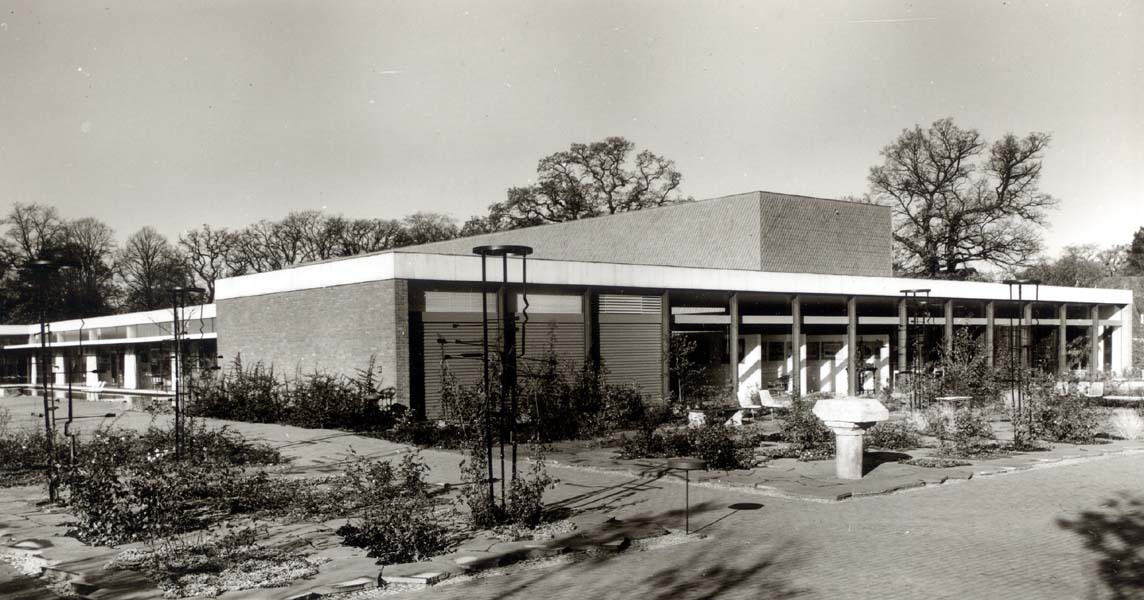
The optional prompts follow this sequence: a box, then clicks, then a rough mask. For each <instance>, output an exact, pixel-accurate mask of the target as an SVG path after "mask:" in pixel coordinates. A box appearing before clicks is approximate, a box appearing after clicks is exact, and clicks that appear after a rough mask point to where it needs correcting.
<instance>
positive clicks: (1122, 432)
mask: <svg viewBox="0 0 1144 600" xmlns="http://www.w3.org/2000/svg"><path fill="white" fill-rule="evenodd" d="M1108 428H1109V431H1110V432H1111V433H1112V434H1113V435H1115V436H1116V437H1118V438H1120V439H1124V440H1138V439H1140V438H1141V437H1144V417H1141V416H1140V413H1139V412H1137V411H1135V410H1130V409H1118V410H1114V411H1113V412H1112V414H1110V415H1109V416H1108Z"/></svg>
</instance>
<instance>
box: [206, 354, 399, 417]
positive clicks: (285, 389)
mask: <svg viewBox="0 0 1144 600" xmlns="http://www.w3.org/2000/svg"><path fill="white" fill-rule="evenodd" d="M379 381H380V373H379V371H378V369H377V368H376V366H375V364H374V361H373V358H372V357H371V358H370V362H369V364H368V366H367V367H366V368H365V369H360V370H359V371H358V373H357V375H356V376H355V377H353V378H350V377H346V376H344V375H340V374H339V375H331V374H328V373H323V372H314V373H311V374H309V375H307V376H305V377H299V378H298V379H297V380H295V381H294V382H292V383H291V382H288V381H286V380H284V379H281V378H279V377H277V376H276V375H275V374H274V371H273V369H270V368H266V367H264V366H263V365H262V364H261V363H256V364H255V365H254V366H252V367H245V366H243V364H242V361H241V360H239V359H235V361H234V365H233V367H232V368H231V370H230V372H228V373H224V374H222V375H220V376H214V375H207V376H204V377H200V378H198V379H196V380H194V381H193V382H192V385H191V398H192V401H191V402H189V403H188V413H189V414H191V415H195V416H203V417H213V418H217V419H230V420H235V421H247V422H252V423H284V424H287V425H294V426H297V427H307V428H333V429H349V430H352V431H381V430H385V429H388V428H389V427H390V426H391V425H392V424H393V420H392V417H393V415H392V413H391V412H389V411H385V410H382V408H381V404H382V403H388V402H391V401H392V400H393V397H394V390H393V388H382V387H380V385H379V383H378V382H379Z"/></svg>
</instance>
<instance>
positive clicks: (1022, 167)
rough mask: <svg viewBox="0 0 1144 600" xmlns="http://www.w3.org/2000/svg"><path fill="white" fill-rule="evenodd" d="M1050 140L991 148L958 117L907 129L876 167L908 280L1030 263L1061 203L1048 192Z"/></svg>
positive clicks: (874, 191) (1011, 139) (873, 186)
mask: <svg viewBox="0 0 1144 600" xmlns="http://www.w3.org/2000/svg"><path fill="white" fill-rule="evenodd" d="M1048 144H1049V135H1048V134H1045V133H1038V132H1033V133H1030V134H1028V135H1026V136H1025V137H1023V138H1018V137H1017V136H1015V135H1013V134H1006V135H1004V136H1003V137H1002V138H1001V139H1000V140H998V141H996V142H994V143H992V144H989V143H987V142H986V140H984V139H983V138H982V136H981V134H980V133H978V132H977V131H976V130H974V129H962V128H961V127H958V126H957V125H956V124H954V122H953V120H952V119H941V120H939V121H936V122H934V123H933V125H931V126H930V127H929V128H928V129H922V128H921V127H920V126H914V128H913V129H906V130H903V131H902V133H901V134H900V135H899V136H898V138H897V139H896V140H894V141H893V142H892V143H891V144H889V145H888V146H886V147H885V148H883V149H882V152H881V155H882V158H883V163H882V164H881V165H876V166H874V167H872V168H871V169H870V175H869V182H870V196H871V198H872V199H873V200H874V201H876V202H879V203H881V204H886V205H888V206H890V207H891V208H892V209H893V214H894V242H895V262H896V266H897V268H898V270H900V271H901V272H903V273H905V274H910V275H916V276H922V277H931V278H959V279H960V278H966V277H969V276H971V275H973V274H974V273H975V272H976V270H977V267H978V265H982V264H991V265H994V266H998V267H1002V268H1009V269H1012V268H1017V267H1022V266H1025V265H1028V264H1029V263H1030V262H1031V261H1032V259H1033V258H1034V257H1035V256H1036V255H1037V253H1038V252H1039V251H1040V250H1041V237H1040V229H1041V227H1042V226H1043V225H1044V224H1045V220H1046V216H1047V211H1048V210H1049V209H1051V208H1053V207H1055V206H1056V204H1057V200H1056V199H1054V198H1053V197H1052V196H1050V195H1048V194H1045V193H1042V192H1041V191H1040V189H1039V185H1040V181H1041V160H1042V154H1043V152H1044V150H1045V148H1046V147H1048Z"/></svg>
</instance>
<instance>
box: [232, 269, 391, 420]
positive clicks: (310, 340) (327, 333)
mask: <svg viewBox="0 0 1144 600" xmlns="http://www.w3.org/2000/svg"><path fill="white" fill-rule="evenodd" d="M408 302H409V294H408V284H407V282H406V281H404V280H387V281H375V282H369V283H359V284H353V285H342V286H335V287H328V288H317V289H309V290H300V291H295V292H283V293H277V294H265V295H261V296H248V297H243V298H232V299H225V300H219V301H218V303H217V305H218V332H219V335H218V348H219V354H221V355H222V356H223V359H222V360H223V362H224V363H230V361H232V360H234V357H235V356H239V355H241V356H242V360H243V362H244V363H245V364H248V365H249V364H253V363H255V362H258V361H261V362H262V363H263V364H265V365H271V366H273V367H274V370H275V371H276V372H278V373H280V374H283V375H286V376H288V377H293V376H295V375H296V374H297V373H298V372H299V371H300V372H301V373H303V374H305V373H309V372H312V371H313V370H315V369H321V370H324V371H328V372H332V373H343V374H345V375H348V376H353V375H354V374H355V373H356V370H357V369H360V368H364V367H365V366H366V365H367V364H368V363H369V358H370V356H374V357H375V359H376V362H375V365H376V366H377V367H379V368H380V369H381V376H382V381H383V385H387V386H388V385H393V386H396V387H397V390H398V401H399V402H401V403H403V404H406V405H408V403H409V398H408V393H409V305H408Z"/></svg>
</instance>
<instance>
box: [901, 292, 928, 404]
mask: <svg viewBox="0 0 1144 600" xmlns="http://www.w3.org/2000/svg"><path fill="white" fill-rule="evenodd" d="M901 294H902V296H904V297H905V298H906V351H907V352H909V346H911V345H912V346H913V350H914V352H913V357H912V360H911V361H910V362H909V365H908V366H909V372H910V410H917V409H918V371H919V369H918V355H919V354H921V352H922V351H923V350H924V349H925V348H924V346H925V327H926V325H927V324H928V323H927V321H928V319H927V318H926V317H927V316H928V314H929V306H928V299H929V294H930V289H929V288H913V289H908V290H901ZM919 297H920V298H924V299H923V300H921V304H922V305H924V306H926V314H925V315H923V317H922V323H921V325H922V337H921V340H920V341H921V346H922V347H921V348H919V345H918V342H919V339H918V337H917V333H916V332H915V333H914V339H913V342H912V343H911V342H910V325H915V326H916V325H917V324H918V323H917V318H918V317H917V305H918V298H919ZM911 308H912V309H913V310H910V309H911Z"/></svg>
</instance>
